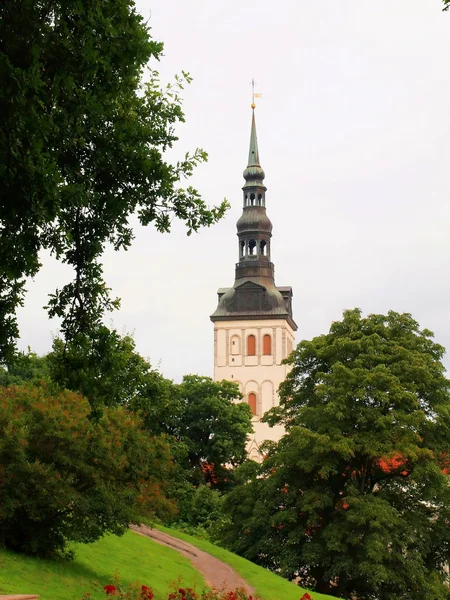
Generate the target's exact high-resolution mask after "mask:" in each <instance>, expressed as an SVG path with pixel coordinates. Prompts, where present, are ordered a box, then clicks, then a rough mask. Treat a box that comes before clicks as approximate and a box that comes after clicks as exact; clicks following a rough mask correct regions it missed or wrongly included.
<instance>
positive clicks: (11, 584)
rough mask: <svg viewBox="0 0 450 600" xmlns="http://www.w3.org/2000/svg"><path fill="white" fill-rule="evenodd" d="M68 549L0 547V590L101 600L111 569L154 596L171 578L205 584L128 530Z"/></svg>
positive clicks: (51, 599)
mask: <svg viewBox="0 0 450 600" xmlns="http://www.w3.org/2000/svg"><path fill="white" fill-rule="evenodd" d="M71 548H72V550H73V551H74V553H75V558H74V560H72V561H70V562H68V561H62V560H55V559H42V558H39V559H38V558H35V557H33V556H26V555H23V554H18V553H15V552H11V551H8V550H3V549H1V548H0V595H1V594H20V593H22V594H23V593H24V591H26V592H28V593H32V592H33V593H35V594H38V595H39V598H40V600H69V599H70V600H77V599H81V598H82V597H83V595H84V594H85V593H86V592H90V594H91V596H92V598H93V599H94V600H103V599H104V597H105V594H104V590H103V587H104V586H105V585H106V584H108V583H110V582H111V581H112V580H113V576H114V574H116V573H117V574H118V575H119V576H120V579H121V581H122V582H123V584H125V585H128V584H131V583H132V582H134V581H136V580H138V581H141V582H142V583H145V582H149V581H151V583H152V588H153V590H154V592H155V594H156V595H158V596H162V595H163V594H164V593H165V592H166V590H167V588H168V586H169V585H170V584H171V583H172V582H173V581H174V580H175V579H177V578H179V580H180V583H182V585H185V586H190V587H195V586H199V587H200V588H202V587H203V586H204V585H205V582H204V579H203V577H202V576H201V574H200V573H199V572H198V571H196V569H195V568H194V567H193V566H192V563H191V562H190V561H189V559H188V558H186V557H185V556H182V555H181V554H180V553H179V552H177V551H176V550H174V549H173V548H169V547H166V546H162V545H161V544H157V543H156V542H154V541H153V540H150V539H149V538H146V537H143V536H140V535H138V534H137V533H134V532H133V531H127V532H126V533H125V534H124V535H123V536H121V537H117V536H114V535H105V536H104V537H103V538H102V539H100V540H98V541H97V542H94V543H92V544H71ZM297 600H298V599H297Z"/></svg>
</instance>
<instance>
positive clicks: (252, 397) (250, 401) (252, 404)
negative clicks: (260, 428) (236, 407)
mask: <svg viewBox="0 0 450 600" xmlns="http://www.w3.org/2000/svg"><path fill="white" fill-rule="evenodd" d="M248 405H249V406H250V410H251V411H252V415H256V394H254V393H253V392H251V393H250V394H249V395H248Z"/></svg>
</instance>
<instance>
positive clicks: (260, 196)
mask: <svg viewBox="0 0 450 600" xmlns="http://www.w3.org/2000/svg"><path fill="white" fill-rule="evenodd" d="M262 205H263V202H262V194H258V206H262Z"/></svg>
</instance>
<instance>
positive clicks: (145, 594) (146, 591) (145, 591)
mask: <svg viewBox="0 0 450 600" xmlns="http://www.w3.org/2000/svg"><path fill="white" fill-rule="evenodd" d="M154 595H155V594H154V593H153V590H152V588H151V587H148V585H143V586H142V587H141V598H142V600H152V598H153V596H154Z"/></svg>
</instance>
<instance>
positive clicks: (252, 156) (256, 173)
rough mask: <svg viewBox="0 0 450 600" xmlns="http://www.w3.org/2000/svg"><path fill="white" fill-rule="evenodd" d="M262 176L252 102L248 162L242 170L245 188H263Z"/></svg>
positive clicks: (263, 175) (263, 174)
mask: <svg viewBox="0 0 450 600" xmlns="http://www.w3.org/2000/svg"><path fill="white" fill-rule="evenodd" d="M264 177H265V173H264V171H263V169H262V167H261V164H260V162H259V150H258V136H257V135H256V122H255V103H253V104H252V128H251V132H250V147H249V150H248V164H247V168H246V169H245V171H244V179H245V181H246V184H245V185H244V188H243V189H244V190H245V189H246V188H250V187H255V186H259V187H262V188H264V191H266V188H265V187H264Z"/></svg>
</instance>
